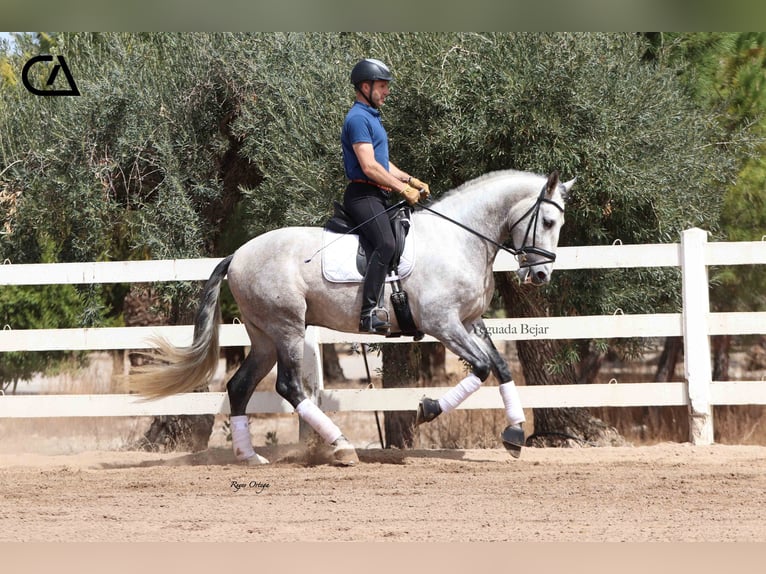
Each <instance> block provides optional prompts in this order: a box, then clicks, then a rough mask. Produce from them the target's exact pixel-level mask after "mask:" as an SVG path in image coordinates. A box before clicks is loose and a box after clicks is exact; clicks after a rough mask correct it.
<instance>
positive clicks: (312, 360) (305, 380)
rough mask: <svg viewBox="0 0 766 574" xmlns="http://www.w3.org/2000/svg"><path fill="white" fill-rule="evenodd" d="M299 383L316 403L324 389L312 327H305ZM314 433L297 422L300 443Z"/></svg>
mask: <svg viewBox="0 0 766 574" xmlns="http://www.w3.org/2000/svg"><path fill="white" fill-rule="evenodd" d="M301 373H302V374H301V383H302V384H303V388H304V389H305V390H306V392H307V393H308V395H309V398H310V399H311V400H312V401H314V402H316V401H317V398H318V397H319V391H321V390H322V389H323V388H324V377H323V376H322V355H321V353H320V349H319V329H318V328H317V327H314V326H311V325H309V326H307V327H306V336H305V338H304V340H303V368H302V369H301ZM313 433H314V429H312V428H311V427H310V426H309V425H307V424H306V423H305V422H303V419H299V421H298V437H299V438H300V440H301V442H306V441H307V440H308V439H309V437H310V436H312V434H313Z"/></svg>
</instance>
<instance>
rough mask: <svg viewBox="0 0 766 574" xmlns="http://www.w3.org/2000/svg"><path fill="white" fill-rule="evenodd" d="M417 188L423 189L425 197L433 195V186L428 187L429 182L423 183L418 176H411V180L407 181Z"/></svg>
mask: <svg viewBox="0 0 766 574" xmlns="http://www.w3.org/2000/svg"><path fill="white" fill-rule="evenodd" d="M407 183H408V184H410V185H411V186H412V187H414V188H415V189H419V190H421V193H422V194H423V199H428V197H429V196H430V195H431V188H430V187H428V184H427V183H423V182H422V181H420V180H419V179H418V178H416V177H410V180H409V181H408V182H407Z"/></svg>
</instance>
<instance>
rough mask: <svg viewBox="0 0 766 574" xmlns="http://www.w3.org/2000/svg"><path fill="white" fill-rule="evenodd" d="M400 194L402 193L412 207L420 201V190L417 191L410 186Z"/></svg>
mask: <svg viewBox="0 0 766 574" xmlns="http://www.w3.org/2000/svg"><path fill="white" fill-rule="evenodd" d="M399 193H401V194H402V195H403V196H404V199H406V200H407V203H409V204H410V205H415V204H416V203H417V202H418V200H419V199H420V190H419V189H415V188H414V187H412V186H411V185H409V184H407V186H406V187H405V188H404V189H403V190H401V191H400V192H399Z"/></svg>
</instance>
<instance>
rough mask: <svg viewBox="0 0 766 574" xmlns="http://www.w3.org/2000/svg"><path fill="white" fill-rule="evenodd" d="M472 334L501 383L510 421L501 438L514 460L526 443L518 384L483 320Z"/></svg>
mask: <svg viewBox="0 0 766 574" xmlns="http://www.w3.org/2000/svg"><path fill="white" fill-rule="evenodd" d="M472 333H473V335H474V336H475V337H477V338H478V339H479V341H480V342H481V344H482V346H483V348H484V350H485V352H486V353H487V356H488V357H489V359H490V362H491V364H492V372H493V373H494V375H495V377H497V380H498V381H499V383H500V386H499V390H500V396H501V397H502V399H503V405H504V406H505V416H506V418H507V419H508V426H507V427H505V429H504V430H503V432H502V433H501V435H500V438H501V439H502V441H503V446H505V448H506V449H507V450H508V452H510V454H511V455H512V456H513V457H514V458H518V457H519V455H520V454H521V447H522V446H523V445H524V442H525V441H524V429H523V428H522V425H523V424H524V421H525V420H526V418H525V417H524V409H523V408H522V406H521V399H519V392H518V390H517V389H516V384H515V383H514V382H513V375H512V374H511V369H510V368H509V367H508V363H507V362H506V360H505V359H504V358H503V357H502V355H501V354H500V351H498V350H497V347H495V344H494V343H493V342H492V339H491V338H490V336H489V331H488V330H487V327H486V325H485V324H484V321H483V320H482V319H479V320H478V321H476V322H474V324H473V328H472Z"/></svg>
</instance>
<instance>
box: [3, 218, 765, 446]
mask: <svg viewBox="0 0 766 574" xmlns="http://www.w3.org/2000/svg"><path fill="white" fill-rule="evenodd" d="M218 261H219V259H195V260H172V261H125V262H105V263H64V264H31V265H12V264H5V265H2V266H0V285H43V284H87V283H136V282H157V281H192V280H206V279H207V278H208V276H209V275H210V273H211V272H212V270H213V268H214V267H215V265H216V264H217V263H218ZM753 264H766V241H760V242H759V241H756V242H736V243H731V242H721V243H708V242H707V232H705V231H703V230H700V229H689V230H687V231H685V232H684V233H683V234H682V238H681V243H680V244H661V245H610V246H587V247H562V248H560V249H559V250H558V257H557V260H556V269H557V270H566V269H596V268H634V267H680V268H681V270H682V277H683V279H682V289H683V310H682V312H681V313H667V314H652V315H622V314H615V315H606V316H587V317H582V316H579V317H540V318H525V319H490V320H487V321H486V323H487V327H488V330H489V331H490V333H491V335H492V338H493V340H495V341H507V340H517V339H585V338H599V339H608V338H624V337H669V336H683V338H684V366H685V379H686V380H685V382H682V383H677V382H676V383H674V382H658V383H630V384H619V383H618V384H593V385H548V386H522V387H519V395H520V397H521V401H522V403H523V405H524V407H525V408H557V407H601V406H614V407H627V406H672V405H687V406H688V407H689V415H690V416H689V424H690V431H691V432H690V435H691V437H692V441H693V442H694V443H695V444H712V442H713V419H712V407H713V405H743V404H766V382H763V381H713V380H712V369H711V357H710V343H709V336H710V335H722V334H729V335H744V334H764V333H766V313H763V312H761V313H711V312H710V302H709V294H708V288H707V286H708V277H707V267H708V266H710V265H753ZM516 268H517V264H516V262H515V260H514V259H513V258H512V257H510V256H509V255H508V254H506V253H503V252H501V253H500V254H499V255H498V257H497V259H496V261H495V265H494V270H495V271H512V270H515V269H516ZM555 280H556V277H555V274H554V277H553V281H554V282H555ZM192 330H193V327H192V326H167V327H146V328H143V327H132V328H92V329H39V330H15V329H13V325H7V326H5V327H4V328H3V330H2V331H0V353H2V352H9V351H60V350H118V349H145V348H147V347H148V346H149V344H148V343H147V340H148V338H149V337H150V336H152V335H154V334H158V333H159V334H162V335H164V336H166V337H167V338H168V339H170V340H171V341H172V342H173V343H175V344H176V345H188V344H189V343H190V342H191V338H192ZM429 340H433V339H431V338H429V337H426V338H424V339H423V341H429ZM408 341H410V339H409V338H399V339H384V338H381V337H376V336H372V335H360V334H349V333H340V332H337V331H331V330H328V329H324V328H314V327H311V328H309V330H308V332H307V336H306V347H305V349H306V353H305V359H304V361H305V368H304V384H305V385H306V386H307V388H309V389H314V398H315V399H316V401H317V403H318V404H319V406H320V408H322V409H323V410H325V411H386V410H413V409H414V407H415V405H416V404H417V401H418V400H419V399H420V397H422V396H423V394H429V395H430V396H432V397H439V396H441V394H443V393H444V392H446V390H447V388H441V387H434V388H411V389H401V388H400V389H362V390H353V389H352V390H348V389H324V388H323V384H322V369H321V360H320V355H319V344H320V343H346V342H358V343H373V342H374V343H392V344H395V343H398V342H408ZM248 344H249V341H248V339H247V335H246V333H245V330H244V327H243V326H242V325H239V324H233V325H223V326H222V329H221V345H222V346H247V345H248ZM0 356H1V355H0ZM461 408H467V409H495V408H502V402H501V399H500V395H499V393H498V392H497V389H496V388H494V387H484V388H481V389H479V391H477V392H476V393H475V394H474V395H472V396H471V397H470V398H469V399H468V400H466V401H465V402H464V403H463V404H462V405H461ZM228 412H229V404H228V398H227V397H226V394H225V393H219V392H208V393H186V394H180V395H176V396H172V397H167V398H165V399H160V400H156V401H145V400H142V399H141V398H138V397H137V396H135V395H129V394H112V395H40V396H15V395H8V396H2V397H0V417H11V418H22V417H97V416H157V415H170V414H217V413H228ZM248 412H249V413H279V412H292V408H291V407H290V405H289V404H288V403H287V402H286V401H284V400H283V399H282V398H281V397H279V396H278V395H276V394H275V393H273V392H263V391H261V392H255V393H254V394H253V398H252V399H251V401H250V403H249V405H248Z"/></svg>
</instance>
